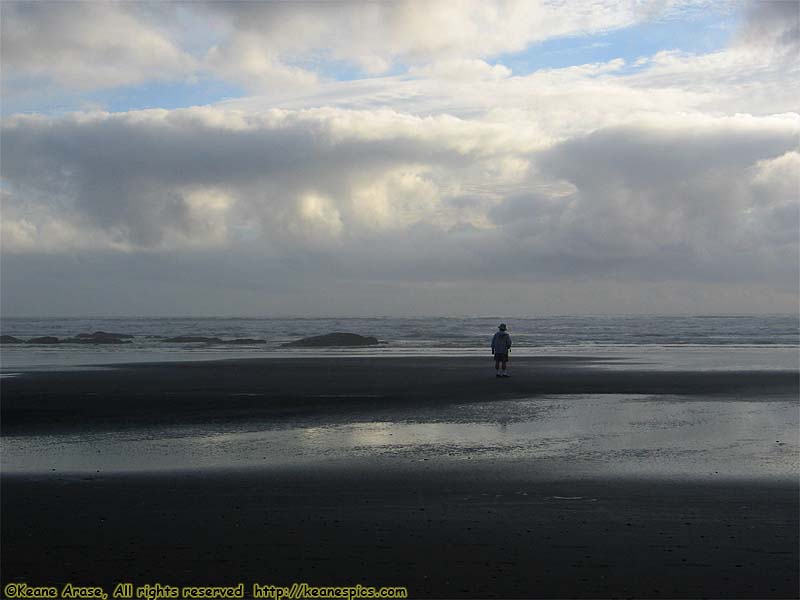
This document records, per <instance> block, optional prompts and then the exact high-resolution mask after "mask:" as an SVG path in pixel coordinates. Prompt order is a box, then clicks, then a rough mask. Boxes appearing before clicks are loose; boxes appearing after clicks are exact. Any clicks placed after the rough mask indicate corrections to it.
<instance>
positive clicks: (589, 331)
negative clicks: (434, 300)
mask: <svg viewBox="0 0 800 600" xmlns="http://www.w3.org/2000/svg"><path fill="white" fill-rule="evenodd" d="M501 320H503V321H505V322H507V323H508V326H509V332H510V333H511V335H512V337H513V340H514V348H513V351H512V356H544V355H559V354H561V355H563V354H589V355H602V356H607V357H612V358H613V357H622V358H628V357H636V358H639V359H645V360H647V361H648V362H649V363H651V365H653V366H657V367H663V368H673V367H674V368H686V367H690V366H692V367H697V366H702V367H704V368H730V369H742V368H760V369H761V368H763V369H795V368H797V366H798V346H799V344H800V318H799V317H798V316H797V315H757V316H755V315H740V316H703V315H699V316H658V315H648V316H642V315H631V316H543V317H470V318H440V317H428V318H393V317H381V318H313V319H312V318H225V317H219V318H195V317H186V318H152V317H140V318H108V317H80V318H74V317H73V318H3V319H0V331H1V332H2V334H4V335H11V336H14V337H17V338H20V339H23V340H28V339H31V338H35V337H41V336H54V337H57V338H59V339H61V340H65V339H68V338H71V337H74V336H75V335H77V334H79V333H92V332H94V331H105V332H111V333H124V334H129V335H133V336H134V337H133V338H132V339H131V340H130V341H131V343H128V344H119V345H116V344H115V345H89V344H75V343H61V344H56V345H36V344H6V345H3V346H2V348H0V370H2V372H3V373H4V374H5V375H6V376H8V375H11V374H13V373H14V372H18V371H21V370H33V369H61V368H67V367H69V368H75V367H78V366H81V365H104V364H114V363H127V362H143V361H146V362H150V361H182V360H208V359H218V358H245V357H260V356H274V357H291V356H309V355H320V354H337V355H370V356H406V355H412V356H425V355H443V356H461V355H473V354H474V355H481V354H486V353H488V351H489V350H488V348H489V342H490V340H491V336H492V334H493V333H494V332H495V331H496V329H497V325H498V324H499V322H500V321H501ZM337 331H344V332H352V333H358V334H361V335H369V336H374V337H376V338H378V340H380V341H381V342H382V343H381V344H380V345H378V346H370V347H364V348H328V349H318V348H315V349H301V348H296V349H295V348H292V349H289V348H284V347H283V346H282V344H284V343H286V342H289V341H292V340H296V339H299V338H302V337H307V336H312V335H321V334H325V333H331V332H337ZM177 336H201V337H207V338H220V339H221V340H224V341H230V340H235V339H241V338H249V339H256V340H263V341H264V343H263V344H257V345H245V344H232V343H223V344H215V343H171V342H167V341H166V340H167V339H169V338H172V337H177Z"/></svg>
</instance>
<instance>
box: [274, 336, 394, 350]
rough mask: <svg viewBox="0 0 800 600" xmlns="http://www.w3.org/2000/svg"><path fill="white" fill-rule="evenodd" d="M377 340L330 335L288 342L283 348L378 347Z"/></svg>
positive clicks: (369, 337)
mask: <svg viewBox="0 0 800 600" xmlns="http://www.w3.org/2000/svg"><path fill="white" fill-rule="evenodd" d="M377 345H378V340H377V338H374V337H371V336H368V337H365V336H363V335H358V334H356V333H328V334H326V335H315V336H312V337H307V338H303V339H300V340H295V341H293V342H287V343H285V344H283V346H287V347H290V348H325V347H334V346H377Z"/></svg>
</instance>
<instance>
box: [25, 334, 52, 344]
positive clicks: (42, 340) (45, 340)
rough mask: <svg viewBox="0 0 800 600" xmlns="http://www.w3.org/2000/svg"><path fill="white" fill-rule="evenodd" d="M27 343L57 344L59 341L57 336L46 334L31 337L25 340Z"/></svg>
mask: <svg viewBox="0 0 800 600" xmlns="http://www.w3.org/2000/svg"><path fill="white" fill-rule="evenodd" d="M27 343H28V344H58V343H60V341H59V339H58V338H57V337H53V336H52V335H46V336H44V337H37V338H31V339H29V340H28V341H27Z"/></svg>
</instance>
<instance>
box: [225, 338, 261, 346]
mask: <svg viewBox="0 0 800 600" xmlns="http://www.w3.org/2000/svg"><path fill="white" fill-rule="evenodd" d="M222 343H223V344H234V345H237V346H238V345H243V346H251V345H253V344H266V343H267V341H266V340H254V339H252V338H237V339H235V340H223V341H222Z"/></svg>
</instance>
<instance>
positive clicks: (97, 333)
mask: <svg viewBox="0 0 800 600" xmlns="http://www.w3.org/2000/svg"><path fill="white" fill-rule="evenodd" d="M75 337H76V338H81V339H84V338H85V339H90V338H91V339H100V338H115V339H118V340H132V339H133V336H132V335H131V334H130V333H107V332H105V331H95V332H94V333H79V334H78V335H76V336H75Z"/></svg>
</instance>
